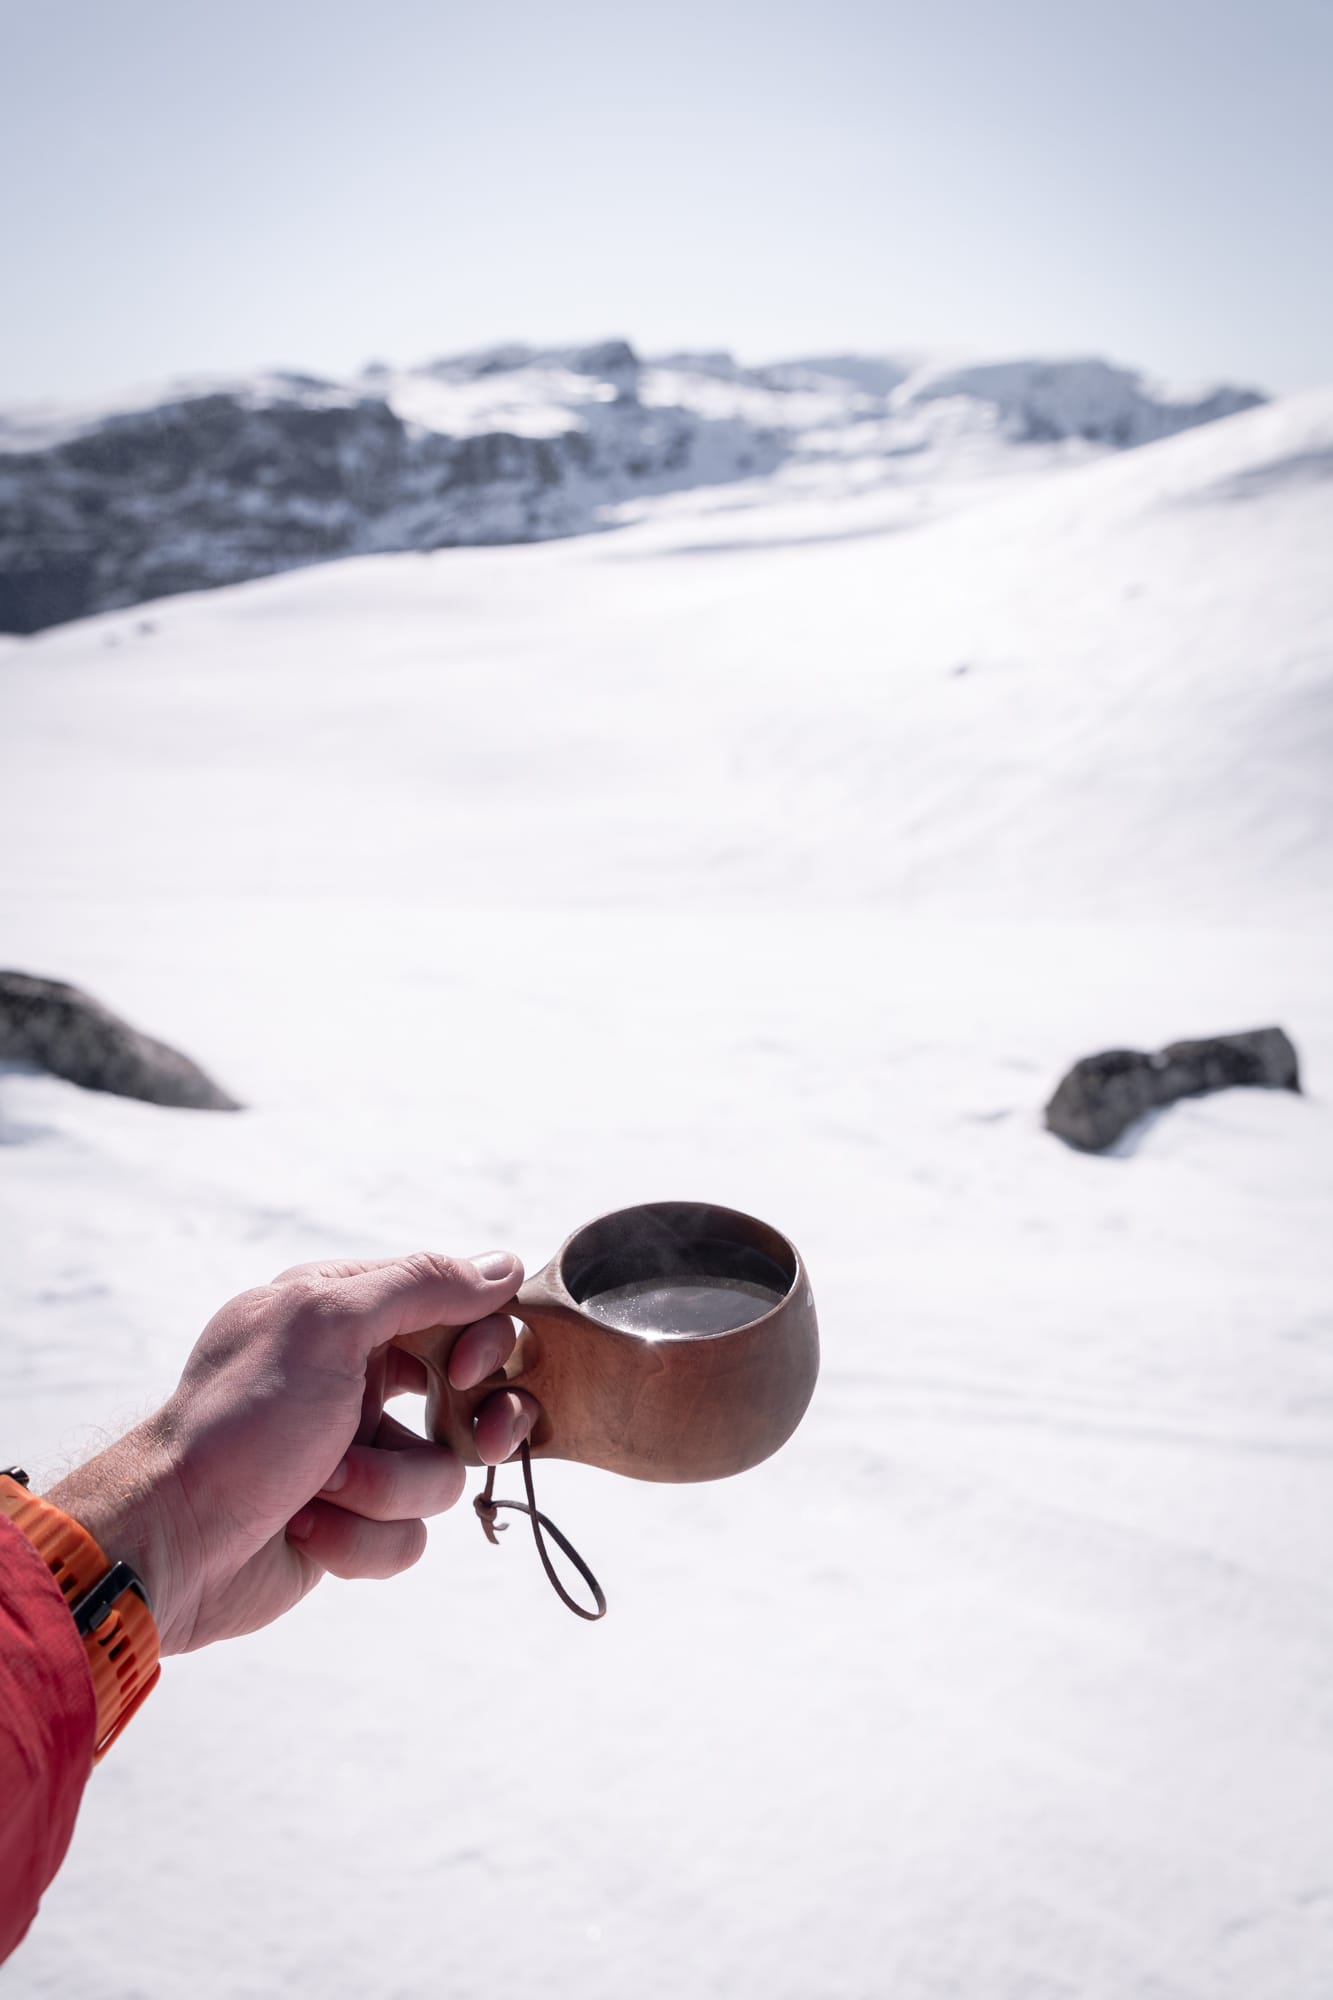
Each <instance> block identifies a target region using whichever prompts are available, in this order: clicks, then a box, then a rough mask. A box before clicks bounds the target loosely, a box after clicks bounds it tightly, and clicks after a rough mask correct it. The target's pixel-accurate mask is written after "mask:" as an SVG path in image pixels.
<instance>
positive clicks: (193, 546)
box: [0, 338, 1265, 635]
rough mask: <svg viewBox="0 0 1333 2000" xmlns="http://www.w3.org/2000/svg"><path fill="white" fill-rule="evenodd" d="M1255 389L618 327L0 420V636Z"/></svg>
mask: <svg viewBox="0 0 1333 2000" xmlns="http://www.w3.org/2000/svg"><path fill="white" fill-rule="evenodd" d="M1264 400H1265V398H1264V397H1263V396H1262V395H1261V394H1260V393H1259V392H1258V391H1255V390H1250V389H1242V388H1235V387H1230V386H1225V385H1224V386H1222V387H1219V388H1217V389H1215V390H1212V391H1211V392H1208V393H1206V394H1203V395H1197V394H1196V395H1190V394H1189V393H1181V392H1172V391H1168V390H1163V389H1161V388H1159V387H1156V386H1155V385H1153V384H1152V383H1151V382H1149V380H1148V379H1147V378H1146V377H1144V376H1143V375H1141V374H1139V373H1136V372H1135V371H1133V370H1129V369H1124V368H1116V367H1113V366H1112V365H1111V364H1109V363H1106V362H1103V361H1098V360H1092V359H1084V360H1064V361H1060V360H1056V361H1040V360H1029V361H1010V362H989V363H986V362H983V363H973V364H966V363H964V364H957V363H950V364H929V363H923V362H922V361H921V359H920V357H914V356H912V357H909V356H901V357H897V358H895V357H892V356H879V357H875V356H856V355H842V356H816V357H809V358H806V359H800V358H798V359H795V360H791V361H785V362H772V363H767V364H763V365H760V366H749V365H746V364H742V363H740V362H737V361H736V360H734V359H733V357H732V356H730V355H729V354H727V353H725V352H723V351H718V352H711V353H685V354H668V355H663V356H657V357H653V356H641V355H640V354H639V353H638V352H637V351H636V350H635V349H634V348H633V347H632V346H631V344H630V343H629V342H628V341H627V340H624V339H620V338H615V339H609V340H605V341H601V342H597V343H593V344H591V345H586V346H582V347H548V348H541V347H533V346H526V345H521V344H512V345H508V346H503V347H495V348H487V349H481V350H477V351H474V352H472V353H469V354H463V355H456V356H445V357H441V358H440V359H437V360H435V361H432V362H429V363H426V364H425V365H423V366H421V367H418V368H412V369H395V368H393V367H390V366H389V365H388V364H386V363H372V364H370V365H369V366H368V367H367V368H365V369H363V370H362V371H361V373H360V374H359V375H356V376H353V377H349V378H335V377H324V376H316V375H308V374H301V373H299V372H297V371H290V370H289V371H275V372H271V373H268V374H256V375H252V376H246V377H240V378H202V379H197V380H194V381H190V382H183V383H179V384H177V385H174V387H171V388H168V389H166V390H164V391H158V390H153V389H148V390H145V391H142V392H140V393H139V394H138V395H137V396H132V397H129V398H124V399H121V401H120V402H119V403H111V404H101V405H91V406H86V407H84V408H83V409H81V410H65V411H60V410H57V409H54V408H50V407H43V408H38V409H36V410H33V409H30V410H28V411H27V412H26V413H25V412H22V411H18V412H11V413H9V415H8V416H6V415H5V414H4V413H3V412H0V631H4V632H9V633H12V634H19V635H22V634H27V633H32V632H36V631H40V630H42V629H44V628H45V627H47V626H50V625H54V624H60V623H65V622H67V621H68V620H70V619H72V618H77V617H81V616H85V615H89V614H91V613H93V612H97V611H103V610H111V609H118V608H123V607H125V606H128V605H133V604H137V603H142V602H145V601H148V600H150V599H153V598H158V597H163V596H170V595H174V594H176V593H177V592H180V591H186V590H195V589H203V588H209V587H214V586H217V585H221V584H225V583H235V582H243V581H246V580H248V579H250V578H252V577H256V576H262V575H269V574H273V573H275V572H278V571H281V570H285V569H291V568H298V567H304V566H305V565H307V564H310V563H318V562H326V561H333V560H337V559H339V558H341V557H344V556H348V555H361V554H371V553H385V552H389V551H407V550H430V549H438V548H446V547H457V546H468V545H477V544H492V545H494V544H506V543H513V542H530V541H544V540H549V539H554V538H557V537H561V536H565V535H570V534H578V533H586V532H589V531H592V530H596V529H604V528H609V527H613V526H617V525H620V524H622V523H623V522H624V521H625V520H627V519H632V518H636V517H637V516H638V515H639V514H641V513H642V511H643V509H644V508H646V507H650V506H651V505H652V504H654V503H655V502H660V501H664V500H666V499H668V498H670V497H671V496H680V495H684V494H693V493H698V494H705V493H716V492H718V491H719V490H721V489H734V490H736V491H737V492H740V493H745V494H751V495H752V494H753V493H754V492H755V491H756V490H759V489H762V490H763V491H764V493H765V495H767V494H768V493H769V492H770V491H771V490H776V487H778V486H780V487H781V490H782V491H784V492H788V491H789V492H790V493H791V495H792V497H793V498H794V499H795V500H797V501H799V502H800V503H801V504H803V505H805V506H807V507H808V506H809V504H811V503H812V502H813V503H820V502H821V501H823V500H825V499H827V498H828V497H829V496H830V495H831V494H833V493H838V494H846V493H847V492H848V491H856V492H859V493H861V494H871V495H873V494H875V493H881V494H883V495H887V494H889V493H893V494H895V495H898V494H901V493H902V492H904V491H905V490H908V489H910V490H911V492H912V494H913V496H914V504H916V505H919V506H925V507H938V506H939V505H941V504H950V505H952V504H955V502H956V501H957V500H958V499H959V498H960V497H961V496H962V495H963V493H964V490H965V489H969V488H970V487H971V486H973V485H975V484H976V483H977V482H978V481H983V482H984V481H987V480H990V479H993V478H995V477H997V476H1004V477H1017V476H1022V477H1026V476H1028V475H1030V474H1031V473H1032V472H1034V471H1039V470H1043V469H1045V468H1046V467H1047V466H1048V465H1050V464H1052V463H1066V462H1069V460H1070V459H1071V458H1077V457H1078V456H1079V455H1089V454H1096V453H1105V452H1110V451H1118V450H1124V449H1130V448H1133V447H1135V446H1137V445H1140V444H1144V443H1149V442H1153V441H1155V440H1157V439H1160V438H1162V437H1166V436H1169V435H1172V434H1173V433H1174V432H1176V431H1180V430H1184V429H1188V428H1192V427H1194V426H1197V425H1199V424H1204V423H1209V422H1213V421H1216V420H1217V419H1219V418H1222V417H1226V416H1229V415H1233V414H1236V413H1238V412H1240V411H1243V410H1245V409H1249V408H1252V407H1254V406H1255V405H1256V404H1259V403H1261V402H1263V401H1264ZM946 489H947V495H948V497H947V498H946Z"/></svg>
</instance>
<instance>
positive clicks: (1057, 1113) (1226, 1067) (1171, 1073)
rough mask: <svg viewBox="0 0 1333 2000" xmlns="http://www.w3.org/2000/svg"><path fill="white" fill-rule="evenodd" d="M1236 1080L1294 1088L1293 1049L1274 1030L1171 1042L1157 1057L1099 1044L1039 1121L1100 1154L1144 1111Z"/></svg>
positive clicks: (1072, 1143) (1230, 1085)
mask: <svg viewBox="0 0 1333 2000" xmlns="http://www.w3.org/2000/svg"><path fill="white" fill-rule="evenodd" d="M1242 1084H1250V1085H1257V1086H1259V1087H1260V1088H1262V1089H1266V1090H1299V1089H1300V1087H1301V1082H1300V1067H1299V1064H1298V1063H1297V1060H1296V1051H1295V1049H1294V1048H1293V1047H1292V1044H1291V1040H1290V1038H1289V1036H1288V1035H1286V1034H1285V1033H1284V1031H1283V1030H1282V1029H1281V1028H1254V1029H1252V1030H1250V1031H1248V1032H1247V1033H1244V1034H1239V1035H1211V1036H1208V1037H1206V1038H1205V1039H1204V1040H1201V1041H1193V1042H1172V1043H1171V1044H1170V1046H1169V1047H1167V1048H1165V1049H1162V1050H1161V1052H1160V1053H1159V1054H1156V1055H1145V1054H1143V1053H1142V1051H1140V1050H1138V1049H1106V1050H1104V1051H1103V1053H1102V1054H1101V1055H1096V1056H1084V1057H1083V1059H1082V1061H1081V1062H1076V1063H1075V1064H1074V1067H1073V1068H1072V1069H1071V1070H1070V1071H1069V1072H1068V1073H1067V1075H1065V1076H1064V1077H1063V1078H1062V1079H1061V1081H1060V1084H1059V1086H1058V1088H1057V1090H1056V1092H1055V1095H1054V1096H1053V1097H1052V1099H1051V1101H1050V1103H1049V1104H1048V1105H1047V1106H1046V1127H1047V1130H1048V1131H1051V1132H1054V1133H1055V1135H1056V1137H1057V1138H1060V1139H1063V1140H1064V1141H1065V1142H1066V1144H1067V1145H1070V1146H1073V1147H1075V1148H1077V1150H1078V1151H1079V1152H1081V1153H1101V1152H1104V1151H1105V1150H1106V1148H1107V1147H1108V1146H1113V1145H1114V1144H1115V1142H1116V1140H1117V1139H1118V1138H1120V1136H1121V1135H1122V1133H1124V1132H1126V1131H1128V1129H1129V1127H1130V1126H1131V1125H1133V1124H1134V1123H1135V1122H1136V1121H1137V1120H1138V1119H1140V1118H1145V1117H1146V1116H1147V1114H1148V1113H1149V1112H1150V1111H1155V1110H1159V1109H1161V1107H1162V1106H1164V1105H1167V1104H1174V1103H1176V1102H1177V1100H1178V1099H1180V1098H1182V1097H1203V1096H1206V1095H1207V1094H1208V1092H1210V1091H1213V1090H1231V1089H1233V1088H1235V1087H1236V1086H1237V1085H1242Z"/></svg>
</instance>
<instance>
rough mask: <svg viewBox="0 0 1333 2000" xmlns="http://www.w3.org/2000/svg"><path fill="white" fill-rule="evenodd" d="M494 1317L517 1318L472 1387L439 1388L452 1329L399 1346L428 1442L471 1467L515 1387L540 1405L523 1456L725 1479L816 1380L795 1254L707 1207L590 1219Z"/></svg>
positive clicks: (635, 1472) (752, 1455) (775, 1432)
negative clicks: (508, 1352) (506, 1350)
mask: <svg viewBox="0 0 1333 2000" xmlns="http://www.w3.org/2000/svg"><path fill="white" fill-rule="evenodd" d="M504 1310H506V1311H507V1312H509V1313H510V1314H511V1315H512V1316H513V1318H515V1319H516V1320H519V1321H521V1322H522V1326H521V1329H520V1332H519V1337H518V1341H517V1344H516V1346H515V1348H514V1352H513V1354H512V1356H511V1357H510V1360H509V1363H508V1365H507V1367H506V1368H505V1369H504V1370H503V1372H502V1373H497V1374H495V1375H492V1376H491V1377H489V1379H488V1380H487V1381H485V1382H483V1383H481V1384H480V1385H479V1386H478V1387H477V1388H475V1389H468V1390H458V1389H454V1388H451V1387H450V1385H449V1381H448V1377H447V1375H446V1372H445V1371H446V1367H447V1364H448V1359H449V1350H450V1348H451V1347H452V1345H453V1343H454V1341H455V1339H456V1338H457V1334H456V1331H455V1330H454V1329H452V1328H445V1327H435V1328H431V1329H429V1330H428V1331H427V1332H425V1333H420V1334H415V1335H412V1336H409V1337H407V1338H405V1339H404V1340H403V1342H402V1345H403V1346H405V1347H409V1348H410V1349H411V1350H412V1351H413V1352H414V1353H416V1354H418V1355H420V1357H421V1359H422V1361H424V1362H425V1364H426V1371H427V1377H428V1388H427V1395H426V1426H427V1429H428V1431H429V1433H430V1435H431V1436H432V1437H433V1438H435V1439H436V1440H437V1442H439V1443H441V1444H448V1445H451V1446H452V1447H453V1449H454V1450H455V1451H456V1452H457V1453H458V1454H459V1456H460V1457H461V1458H462V1459H463V1460H464V1461H465V1462H466V1463H467V1464H469V1465H476V1464H478V1463H480V1461H479V1459H478V1457H477V1449H476V1445H475V1444H474V1442H473V1438H472V1420H473V1417H474V1415H475V1414H476V1410H477V1408H478V1405H479V1404H481V1403H482V1402H484V1401H485V1399H486V1397H487V1396H490V1395H493V1394H494V1393H495V1391H496V1390H497V1389H499V1388H513V1389H526V1390H527V1391H528V1393H529V1394H530V1395H531V1396H533V1397H535V1399H536V1401H537V1402H538V1403H539V1404H540V1406H541V1415H540V1417H539V1418H538V1420H537V1422H536V1425H535V1426H534V1429H533V1432H532V1436H531V1438H530V1439H529V1449H530V1452H531V1455H532V1457H533V1458H567V1459H577V1460H579V1461H580V1462H581V1463H582V1464H584V1465H598V1466H602V1467H604V1468H605V1469H606V1470H607V1471H608V1472H620V1473H626V1474H628V1475H629V1477H630V1478H632V1479H656V1480H667V1481H675V1482H683V1481H688V1480H695V1479H725V1478H727V1477H728V1476H729V1475H730V1474H732V1473H735V1472H744V1471H746V1470H748V1468H749V1467H750V1466H752V1465H758V1464H759V1463H760V1461H761V1460H763V1459H765V1458H768V1457H769V1456H770V1454H771V1453H773V1452H775V1451H776V1450H777V1449H778V1447H779V1445H782V1444H784V1443H785V1442H786V1440H787V1439H788V1438H789V1437H790V1436H791V1434H792V1432H793V1431H794V1430H795V1428H796V1426H797V1424H798V1423H799V1422H800V1420H801V1417H802V1416H803V1415H804V1413H805V1409H806V1406H807V1404H808V1403H809V1401H810V1397H811V1395H812V1393H813V1391H814V1386H815V1377H816V1375H817V1374H818V1371H819V1329H818V1325H817V1322H816V1319H815V1305H814V1298H813V1296H812V1294H811V1290H810V1283H809V1280H808V1278H807V1277H806V1273H805V1266H804V1265H803V1263H802V1262H801V1258H800V1256H799V1254H798V1253H797V1251H796V1249H795V1247H794V1246H793V1245H792V1244H791V1243H789V1242H788V1241H787V1239H786V1237H785V1236H781V1235H779V1233H778V1231H777V1230H776V1229H771V1228H770V1227H769V1226H768V1224H767V1223H764V1222H759V1221H756V1219H755V1218H754V1217H753V1216H749V1215H742V1214H741V1213H740V1212H739V1211H738V1210H736V1209H730V1208H718V1207H715V1206H713V1205H712V1204H710V1203H705V1202H684V1201H659V1202H648V1203H645V1204H643V1205H641V1206H640V1207H637V1208H624V1209H618V1210H616V1211H615V1212H614V1213H613V1214H611V1215H603V1216H601V1217H599V1218H598V1220H597V1221H596V1222H589V1223H587V1224H585V1225H584V1227H583V1228H582V1229H577V1230H575V1232H574V1234H573V1235H572V1236H570V1237H569V1238H568V1239H567V1240H566V1242H564V1243H563V1244H562V1245H561V1247H560V1249H559V1250H557V1251H556V1253H555V1256H554V1257H553V1258H552V1259H551V1261H550V1263H549V1264H548V1265H547V1266H546V1268H545V1270H543V1271H539V1272H538V1273H537V1275H536V1276H535V1277H532V1278H529V1279H528V1281H527V1283H526V1284H525V1285H524V1286H523V1287H522V1289H521V1290H520V1292H519V1293H518V1296H517V1297H516V1299H515V1300H514V1302H513V1304H512V1305H510V1306H508V1307H506V1308H504Z"/></svg>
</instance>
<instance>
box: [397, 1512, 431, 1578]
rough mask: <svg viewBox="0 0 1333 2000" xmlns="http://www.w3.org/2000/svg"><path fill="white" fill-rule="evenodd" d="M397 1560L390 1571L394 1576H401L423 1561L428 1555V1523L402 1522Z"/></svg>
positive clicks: (400, 1524)
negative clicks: (426, 1554)
mask: <svg viewBox="0 0 1333 2000" xmlns="http://www.w3.org/2000/svg"><path fill="white" fill-rule="evenodd" d="M398 1525H399V1530H400V1533H399V1538H398V1548H397V1550H396V1552H395V1554H396V1560H395V1562H394V1567H393V1569H392V1570H391V1571H390V1574H391V1575H392V1576H401V1575H402V1573H403V1571H404V1570H407V1569H411V1568H413V1566H414V1565H415V1564H416V1563H419V1562H420V1561H421V1558H422V1556H424V1555H425V1553H426V1523H425V1522H424V1521H401V1522H400V1523H399V1524H398Z"/></svg>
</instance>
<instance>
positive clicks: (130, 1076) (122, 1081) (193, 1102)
mask: <svg viewBox="0 0 1333 2000" xmlns="http://www.w3.org/2000/svg"><path fill="white" fill-rule="evenodd" d="M0 1061H3V1062H19V1063H30V1064H33V1065H35V1066H36V1067H37V1068H38V1069H44V1070H49V1071H50V1073H51V1075H52V1076H59V1077H63V1078H64V1079H65V1080H66V1082H68V1083H77V1084H81V1085H82V1086H83V1088H84V1089H85V1090H106V1091H111V1092H112V1093H113V1094H114V1095H115V1096H117V1097H137V1098H141V1099H143V1100H144V1102H146V1103H148V1104H171V1105H177V1106H180V1107H182V1108H184V1109H187V1110H191V1111H239V1110H240V1108H241V1107H240V1105H239V1104H238V1103H237V1102H236V1099H235V1098H234V1097H229V1096H228V1095H227V1093H226V1091H225V1090H221V1089H219V1087H218V1085H217V1084H216V1083H214V1082H213V1080H212V1078H211V1077H209V1076H206V1075H205V1074H204V1072H203V1070H201V1069H200V1068H199V1066H198V1064H197V1063H194V1062H192V1061H191V1060H190V1058H189V1056H185V1055H182V1054H181V1053H180V1051H179V1049H172V1048H168V1046H167V1044H166V1043H165V1042H158V1041H154V1040H153V1038H152V1036H151V1035H141V1034H140V1033H139V1030H138V1029H137V1028H132V1027H131V1026H130V1024H129V1022H128V1021H122V1020H121V1019H120V1017H119V1015H116V1014H113V1013H112V1012H111V1011H110V1009H109V1008H106V1007H104V1006H103V1005H102V1003H101V1001H100V1000H94V999H93V998H92V996H91V994H88V993H83V992H81V991H80V990H79V988H78V987H77V986H66V985H65V983H64V982H63V981H62V980H59V979H38V978H36V977H34V976H33V974H31V973H28V972H0Z"/></svg>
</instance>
